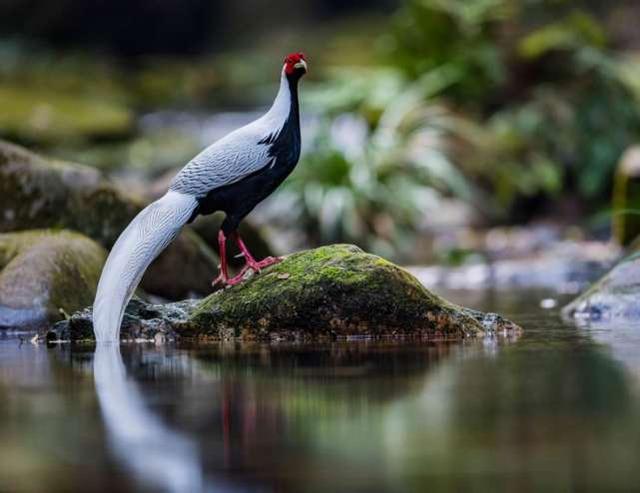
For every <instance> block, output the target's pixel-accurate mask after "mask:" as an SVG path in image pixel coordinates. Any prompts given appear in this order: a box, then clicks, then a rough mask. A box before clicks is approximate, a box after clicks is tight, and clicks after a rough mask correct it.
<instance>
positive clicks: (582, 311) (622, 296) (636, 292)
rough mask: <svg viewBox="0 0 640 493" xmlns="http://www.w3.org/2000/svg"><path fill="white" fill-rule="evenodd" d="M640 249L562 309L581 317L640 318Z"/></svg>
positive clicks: (570, 314)
mask: <svg viewBox="0 0 640 493" xmlns="http://www.w3.org/2000/svg"><path fill="white" fill-rule="evenodd" d="M638 300H640V251H637V252H635V253H632V254H631V255H629V256H627V257H625V258H624V259H623V260H622V261H621V262H619V263H618V264H617V265H616V266H615V267H613V269H611V270H610V271H609V272H608V273H607V274H605V275H604V276H603V277H602V278H601V279H600V280H599V281H597V282H596V283H595V284H594V285H593V286H591V288H589V289H588V290H587V291H586V292H585V293H583V294H582V295H580V296H579V297H578V298H576V299H575V300H574V301H572V302H571V303H570V304H569V305H567V306H566V307H565V308H564V309H563V310H562V314H563V316H565V317H566V318H573V319H579V320H590V321H603V320H624V319H629V320H640V303H639V302H638Z"/></svg>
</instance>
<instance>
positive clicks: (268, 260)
mask: <svg viewBox="0 0 640 493" xmlns="http://www.w3.org/2000/svg"><path fill="white" fill-rule="evenodd" d="M282 260H284V258H283V257H265V258H263V259H262V260H260V261H259V262H256V264H257V266H258V268H259V269H264V268H266V267H269V266H270V265H275V264H277V263H279V262H282Z"/></svg>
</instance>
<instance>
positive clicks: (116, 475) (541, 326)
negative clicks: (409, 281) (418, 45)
mask: <svg viewBox="0 0 640 493" xmlns="http://www.w3.org/2000/svg"><path fill="white" fill-rule="evenodd" d="M532 299H535V296H534V295H533V294H531V293H530V294H528V295H527V296H526V299H525V298H523V296H522V295H520V296H519V297H517V298H514V299H513V300H512V301H513V303H512V301H509V300H508V299H507V298H506V297H505V296H503V295H500V296H496V297H495V298H493V299H492V300H490V301H491V304H486V305H484V306H483V307H484V308H491V309H494V310H496V311H500V312H504V313H509V314H511V315H512V317H513V318H514V319H516V320H517V321H518V322H520V323H521V324H522V325H523V326H524V328H525V333H524V335H523V336H522V337H521V338H519V339H517V340H514V341H506V340H504V339H493V340H482V341H468V342H465V343H463V344H451V345H447V344H430V345H426V344H418V345H416V344H415V343H411V342H407V343H395V344H392V343H381V342H371V343H367V342H364V341H359V342H350V343H327V344H315V345H304V344H302V345H283V344H276V345H270V344H258V343H254V344H244V345H243V344H220V345H215V346H206V347H184V346H182V347H175V346H165V347H163V348H162V349H160V350H158V348H156V347H150V346H127V347H126V348H125V347H123V348H122V350H123V353H122V357H121V353H120V351H119V350H118V348H117V347H109V346H107V347H101V348H98V350H97V352H96V353H95V355H94V353H93V350H90V351H87V350H86V349H83V348H81V347H68V346H67V347H58V348H55V349H46V348H45V347H43V346H33V345H31V344H23V345H19V344H18V343H17V341H2V340H1V339H0V454H1V457H2V460H1V461H0V491H3V492H4V491H20V492H25V491H27V492H31V491H33V492H38V493H39V492H41V491H47V492H63V491H64V492H67V491H85V492H106V491H119V492H120V491H122V492H129V491H136V492H140V491H145V492H156V491H199V490H202V489H205V490H207V489H208V490H212V491H221V490H224V491H239V492H247V491H260V492H271V491H278V492H285V493H286V492H299V491H305V492H306V491H310V492H316V491H317V492H327V491H340V492H342V491H346V492H351V491H355V492H370V491H371V492H393V493H396V492H413V491H471V490H472V491H480V492H484V491H576V490H580V491H596V490H597V491H613V490H619V491H628V490H634V489H637V484H638V483H640V468H638V467H637V457H638V454H639V453H640V421H638V415H640V385H638V382H640V378H638V376H639V375H640V373H639V372H638V368H640V365H638V364H637V361H638V360H640V358H639V357H638V355H639V354H640V336H638V334H640V330H639V329H640V328H634V327H631V326H619V327H618V326H616V327H613V326H606V327H605V326H598V327H595V326H593V327H581V328H576V327H574V326H567V325H563V324H562V323H560V321H559V320H558V319H556V318H553V317H554V315H555V314H553V313H551V312H549V311H545V312H542V313H540V312H535V311H534V312H531V311H529V312H527V311H526V309H527V307H531V306H532V301H531V300H532ZM457 301H464V300H463V299H459V298H458V299H457ZM560 304H562V303H560ZM533 306H535V307H537V306H538V303H537V302H535V303H533ZM94 358H95V359H94ZM123 358H124V363H125V364H124V365H123ZM92 368H93V369H94V371H93V372H92V371H91V369H92ZM125 368H126V371H125ZM94 380H95V382H94ZM96 390H97V392H96ZM61 444H63V445H64V446H63V447H61ZM214 481H215V483H214ZM221 485H222V486H221Z"/></svg>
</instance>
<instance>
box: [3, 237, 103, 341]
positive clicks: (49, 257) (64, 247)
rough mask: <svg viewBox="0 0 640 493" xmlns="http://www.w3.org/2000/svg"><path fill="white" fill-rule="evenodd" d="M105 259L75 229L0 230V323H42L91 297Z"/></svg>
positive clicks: (95, 245)
mask: <svg viewBox="0 0 640 493" xmlns="http://www.w3.org/2000/svg"><path fill="white" fill-rule="evenodd" d="M105 259H106V251H105V250H104V248H102V247H101V246H100V245H98V244H97V243H96V242H94V241H93V240H91V239H89V238H87V237H85V236H83V235H81V234H78V233H73V232H69V231H60V232H53V231H43V230H36V231H28V232H20V233H7V234H0V327H5V328H6V327H12V328H17V327H31V326H36V325H40V324H45V323H47V322H52V321H56V320H60V318H62V314H61V311H60V310H61V309H62V310H64V311H65V312H68V313H72V312H74V311H75V310H78V309H80V308H82V307H83V306H86V305H87V304H90V303H92V301H93V297H94V295H95V289H96V286H97V284H98V278H99V276H100V271H101V269H102V265H103V263H104V261H105Z"/></svg>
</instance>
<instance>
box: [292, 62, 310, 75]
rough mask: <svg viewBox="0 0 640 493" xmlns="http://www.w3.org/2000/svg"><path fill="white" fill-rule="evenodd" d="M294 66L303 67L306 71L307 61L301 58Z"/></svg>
mask: <svg viewBox="0 0 640 493" xmlns="http://www.w3.org/2000/svg"><path fill="white" fill-rule="evenodd" d="M293 68H296V69H297V68H301V69H302V70H304V71H305V72H306V71H307V62H305V61H304V60H300V61H299V62H298V63H296V64H295V65H294V66H293Z"/></svg>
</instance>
